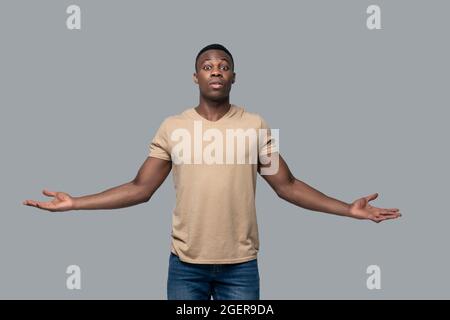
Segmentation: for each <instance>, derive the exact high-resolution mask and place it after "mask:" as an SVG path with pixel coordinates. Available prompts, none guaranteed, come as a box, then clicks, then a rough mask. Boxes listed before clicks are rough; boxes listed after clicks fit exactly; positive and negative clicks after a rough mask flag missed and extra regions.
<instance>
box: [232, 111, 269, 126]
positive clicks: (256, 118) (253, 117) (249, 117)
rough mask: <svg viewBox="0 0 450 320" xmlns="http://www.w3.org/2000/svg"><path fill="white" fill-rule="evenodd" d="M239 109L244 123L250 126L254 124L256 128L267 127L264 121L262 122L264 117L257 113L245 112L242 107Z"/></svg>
mask: <svg viewBox="0 0 450 320" xmlns="http://www.w3.org/2000/svg"><path fill="white" fill-rule="evenodd" d="M238 108H240V109H241V111H240V112H241V118H242V120H244V121H248V122H250V123H252V124H254V125H255V126H256V127H258V128H264V127H266V126H267V123H266V121H265V120H264V117H263V116H261V114H259V113H257V112H250V111H247V110H246V109H245V108H244V107H238Z"/></svg>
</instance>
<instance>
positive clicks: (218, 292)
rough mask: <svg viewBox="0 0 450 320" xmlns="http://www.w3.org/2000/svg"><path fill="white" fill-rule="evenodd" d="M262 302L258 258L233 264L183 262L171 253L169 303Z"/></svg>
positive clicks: (168, 283) (168, 284)
mask: <svg viewBox="0 0 450 320" xmlns="http://www.w3.org/2000/svg"><path fill="white" fill-rule="evenodd" d="M211 296H212V298H213V299H214V300H259V271H258V262H257V259H254V260H250V261H247V262H241V263H233V264H195V263H187V262H183V261H181V260H180V258H178V256H177V255H175V254H173V253H172V252H171V253H170V260H169V275H168V278H167V299H168V300H210V298H211Z"/></svg>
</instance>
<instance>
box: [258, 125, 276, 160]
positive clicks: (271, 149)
mask: <svg viewBox="0 0 450 320" xmlns="http://www.w3.org/2000/svg"><path fill="white" fill-rule="evenodd" d="M261 129H262V130H259V131H260V132H259V139H260V140H259V152H258V154H259V156H260V157H261V156H269V155H270V154H272V153H275V152H278V151H279V150H278V131H277V129H270V127H269V125H268V123H267V122H266V121H265V120H264V118H261Z"/></svg>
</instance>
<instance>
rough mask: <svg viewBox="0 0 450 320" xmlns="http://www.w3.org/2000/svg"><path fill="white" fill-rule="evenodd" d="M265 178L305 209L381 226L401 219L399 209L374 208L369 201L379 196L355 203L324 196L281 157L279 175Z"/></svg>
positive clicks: (285, 197) (292, 201)
mask: <svg viewBox="0 0 450 320" xmlns="http://www.w3.org/2000/svg"><path fill="white" fill-rule="evenodd" d="M269 165H270V164H267V165H262V164H260V165H259V168H258V171H259V172H261V170H260V169H261V167H266V166H269ZM261 176H262V177H263V178H264V179H265V180H266V181H267V182H268V183H269V185H270V186H271V187H272V189H273V190H274V191H275V192H276V193H277V195H278V196H279V197H280V198H282V199H284V200H286V201H288V202H290V203H292V204H295V205H297V206H299V207H302V208H305V209H309V210H313V211H320V212H325V213H331V214H336V215H340V216H347V217H351V218H356V219H369V220H372V221H374V222H377V223H378V222H381V221H383V220H388V219H395V218H398V217H400V216H401V214H400V211H399V209H397V208H390V209H386V208H377V207H374V206H372V205H370V204H369V201H371V200H374V199H376V198H377V197H378V194H377V193H374V194H371V195H369V196H366V197H362V198H360V199H357V200H355V201H354V202H352V203H346V202H343V201H340V200H337V199H334V198H331V197H329V196H327V195H325V194H323V193H322V192H320V191H318V190H316V189H314V188H313V187H311V186H309V185H308V184H306V183H304V182H302V181H300V180H298V179H296V178H295V177H294V176H293V175H292V173H291V171H290V170H289V167H288V166H287V164H286V162H285V161H284V159H283V158H282V157H281V155H279V166H278V171H277V172H276V173H275V174H271V175H261Z"/></svg>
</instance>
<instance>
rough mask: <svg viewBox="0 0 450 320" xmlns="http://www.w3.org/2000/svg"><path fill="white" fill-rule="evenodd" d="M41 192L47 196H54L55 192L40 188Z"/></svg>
mask: <svg viewBox="0 0 450 320" xmlns="http://www.w3.org/2000/svg"><path fill="white" fill-rule="evenodd" d="M42 193H43V194H45V195H46V196H48V197H55V196H56V192H54V191H48V190H47V189H44V190H42Z"/></svg>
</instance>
